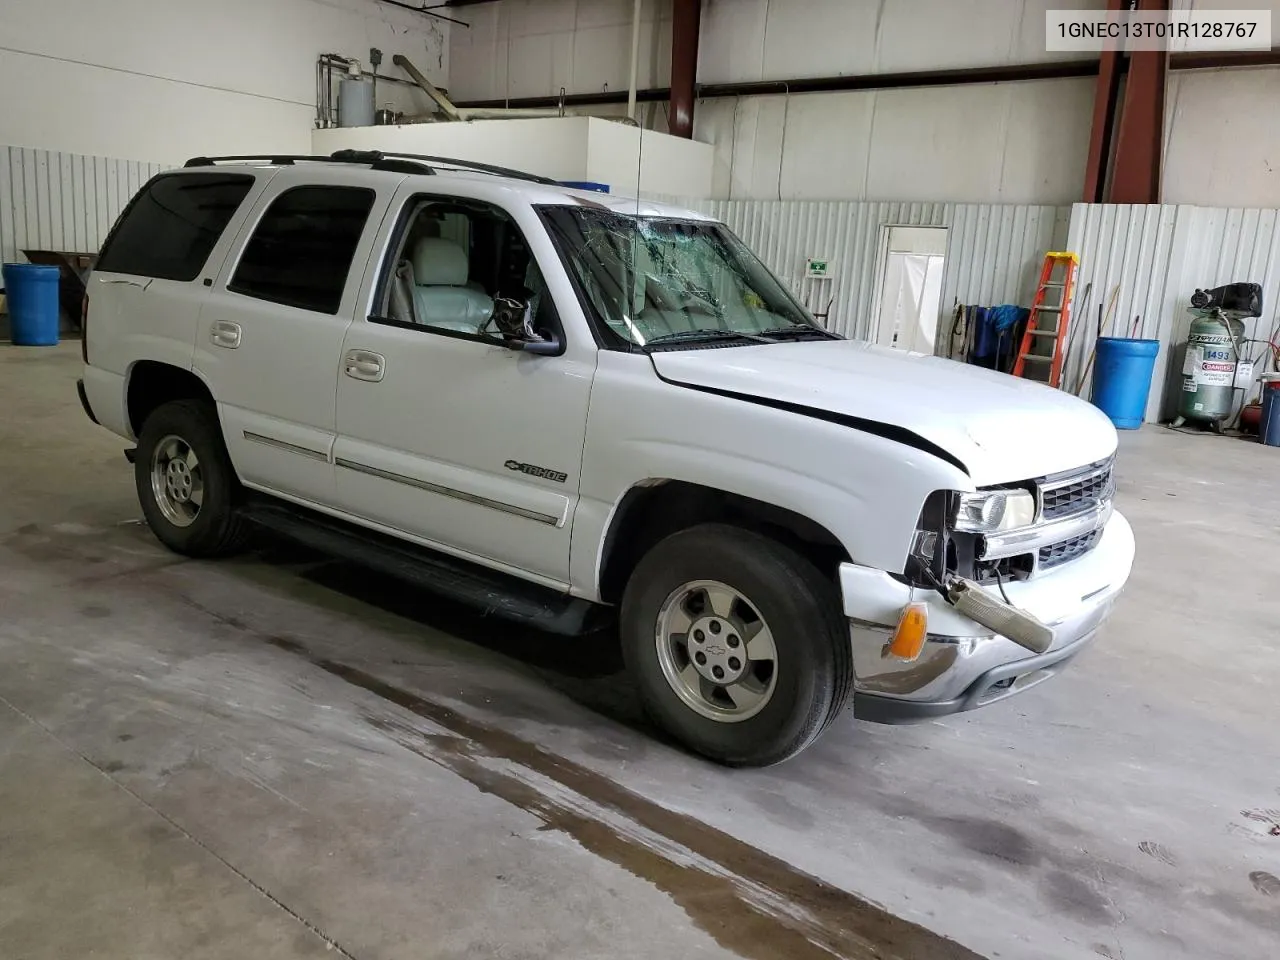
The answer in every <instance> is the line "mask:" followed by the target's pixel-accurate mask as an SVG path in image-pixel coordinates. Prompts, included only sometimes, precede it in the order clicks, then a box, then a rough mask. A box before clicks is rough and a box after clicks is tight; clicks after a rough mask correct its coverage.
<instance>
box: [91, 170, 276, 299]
mask: <svg viewBox="0 0 1280 960" xmlns="http://www.w3.org/2000/svg"><path fill="white" fill-rule="evenodd" d="M252 187H253V177H250V176H245V175H244V174H226V173H171V174H165V175H163V176H159V177H156V178H155V179H154V180H152V181H151V182H150V183H148V184H147V185H146V186H145V187H143V188H142V189H141V190H140V191H139V192H138V195H137V196H136V197H135V198H134V199H133V201H132V202H131V203H130V204H129V206H128V208H127V209H126V210H125V212H124V213H123V214H122V215H121V217H120V220H119V222H118V223H117V224H116V225H115V228H114V229H113V230H112V231H111V235H110V236H109V237H108V238H107V242H106V243H105V244H104V245H103V247H102V255H101V256H100V257H99V258H98V263H97V265H96V268H97V269H98V270H100V271H103V272H104V273H128V274H133V275H134V276H140V277H153V278H155V279H157V280H182V281H189V280H194V279H195V278H196V277H197V276H199V274H200V271H201V270H203V269H204V265H205V261H207V260H208V259H209V254H210V253H212V252H213V248H214V246H215V245H216V244H217V242H218V238H219V237H221V236H222V231H223V230H225V229H226V228H227V224H228V223H229V222H230V221H231V218H232V217H233V216H235V212H236V210H237V209H239V207H240V204H241V203H242V202H243V201H244V198H245V197H246V196H248V194H249V190H250V189H251V188H252Z"/></svg>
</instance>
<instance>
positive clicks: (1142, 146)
mask: <svg viewBox="0 0 1280 960" xmlns="http://www.w3.org/2000/svg"><path fill="white" fill-rule="evenodd" d="M1138 9H1139V10H1142V11H1143V12H1148V13H1159V12H1162V11H1167V10H1168V9H1169V0H1139V3H1138ZM1168 70H1169V53H1168V51H1166V50H1135V51H1134V52H1133V53H1131V54H1129V74H1128V76H1127V78H1126V79H1125V85H1124V102H1123V104H1122V105H1121V108H1120V128H1119V130H1118V131H1117V134H1116V149H1115V158H1114V160H1113V161H1112V167H1111V185H1110V187H1109V189H1108V191H1107V194H1108V195H1107V200H1108V201H1109V202H1111V203H1159V202H1160V166H1161V160H1162V154H1163V145H1164V91H1165V81H1166V79H1167V77H1168Z"/></svg>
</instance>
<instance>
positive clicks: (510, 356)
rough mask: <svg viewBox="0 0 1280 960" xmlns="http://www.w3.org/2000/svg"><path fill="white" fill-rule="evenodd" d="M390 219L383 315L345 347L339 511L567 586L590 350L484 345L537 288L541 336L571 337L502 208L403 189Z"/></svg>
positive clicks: (337, 455) (358, 326)
mask: <svg viewBox="0 0 1280 960" xmlns="http://www.w3.org/2000/svg"><path fill="white" fill-rule="evenodd" d="M393 209H394V210H395V211H397V215H396V217H395V218H389V226H388V232H389V240H388V249H389V250H390V251H391V253H390V255H389V256H388V258H387V261H386V263H385V264H384V265H383V269H382V273H381V274H380V277H379V280H378V282H377V285H376V289H375V292H374V297H373V302H374V315H373V316H372V317H371V318H369V319H361V320H357V321H356V322H355V323H353V324H352V325H351V327H350V328H349V329H348V330H347V333H346V338H345V341H344V344H343V351H342V353H343V358H344V361H343V369H342V373H341V375H340V377H339V381H338V416H337V433H338V436H337V442H336V444H335V447H334V461H335V464H336V467H337V470H336V482H337V491H338V500H339V503H340V504H341V506H342V508H343V509H344V510H345V511H347V512H348V513H350V514H352V515H353V516H356V517H360V518H364V519H366V520H370V521H373V522H374V523H376V524H378V525H380V526H383V527H387V528H391V529H393V530H395V531H398V532H401V533H404V534H408V535H410V536H411V537H414V538H416V539H419V540H421V541H424V542H427V543H429V544H431V545H434V546H437V547H439V548H442V549H444V550H446V551H448V552H452V553H454V554H457V555H462V556H465V557H468V558H471V559H474V560H477V561H479V562H482V563H486V564H488V565H490V566H493V567H495V568H498V569H508V570H512V571H518V572H521V573H523V574H526V575H531V576H532V577H533V578H534V579H538V580H541V581H543V582H545V583H547V584H550V585H555V586H563V585H565V584H566V583H567V582H568V579H569V533H570V524H571V520H572V516H573V508H574V506H575V504H576V502H577V497H578V483H579V474H580V469H581V463H582V445H583V441H584V438H585V433H586V422H587V403H588V399H589V396H590V391H591V381H592V376H593V374H594V369H595V349H596V348H595V344H594V343H591V344H584V343H566V344H565V351H564V352H563V353H562V354H561V355H559V356H535V355H532V354H528V353H522V352H514V351H512V350H509V349H507V348H505V347H502V346H497V345H495V344H493V343H492V342H488V341H487V340H486V338H485V337H484V336H483V335H482V334H481V332H480V331H481V328H482V327H483V326H484V324H485V323H486V321H487V319H488V317H489V315H490V313H491V311H492V308H493V298H494V297H495V296H496V295H504V296H508V297H512V296H521V297H522V298H523V299H529V297H528V295H527V294H524V293H522V288H528V289H529V290H530V291H531V292H532V293H533V294H534V302H535V313H536V316H537V325H538V326H539V327H540V328H542V329H547V330H554V331H556V332H557V334H558V335H559V336H560V337H562V338H563V332H562V330H560V329H559V328H560V325H559V320H558V317H557V316H556V313H555V309H554V303H553V302H552V299H551V297H550V296H549V295H546V294H545V293H544V292H542V283H541V276H542V272H541V269H540V267H539V265H538V263H537V261H536V258H535V257H534V255H533V254H532V253H531V252H530V249H529V245H528V244H527V243H526V241H525V234H524V233H523V231H522V230H521V229H520V227H519V226H518V225H517V224H516V222H515V221H514V220H513V219H512V218H511V217H510V216H509V215H508V214H507V213H506V212H505V211H503V210H501V209H499V208H498V207H496V206H493V205H491V204H485V203H479V202H476V201H468V202H466V203H459V202H457V201H456V200H455V199H454V198H450V197H442V196H430V197H425V196H422V195H420V194H418V195H415V193H414V191H413V189H412V188H410V187H408V186H406V188H405V189H404V191H402V194H401V196H400V197H398V198H397V201H396V204H395V206H394V207H393ZM462 221H465V222H462ZM529 226H530V227H533V228H538V227H537V225H536V224H533V223H530V224H529ZM538 229H540V228H538ZM397 285H399V286H398V287H397Z"/></svg>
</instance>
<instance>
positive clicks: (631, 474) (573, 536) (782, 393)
mask: <svg viewBox="0 0 1280 960" xmlns="http://www.w3.org/2000/svg"><path fill="white" fill-rule="evenodd" d="M85 310H86V335H85V367H84V379H83V381H82V383H81V386H80V392H81V399H82V400H83V401H84V406H85V409H86V412H87V413H88V414H89V416H90V417H92V418H93V419H94V420H96V421H97V422H98V423H100V424H102V425H103V426H104V427H106V428H107V429H109V430H112V431H114V432H115V433H117V434H119V435H121V436H122V437H126V438H128V439H130V440H134V441H136V444H137V446H136V449H134V450H130V451H129V456H130V458H131V459H132V460H133V462H134V464H135V470H136V476H137V487H138V495H139V498H140V500H141V502H142V509H143V511H144V513H145V515H146V518H147V521H148V522H149V524H150V525H151V528H152V529H153V530H154V531H155V534H156V536H157V537H158V538H159V539H160V540H161V541H162V542H163V543H165V544H166V545H167V546H168V547H170V548H171V549H173V550H176V551H178V552H180V553H184V554H189V555H192V556H204V557H207V556H214V555H218V554H223V553H226V552H228V551H230V550H232V549H233V548H235V547H237V546H238V545H240V544H241V543H242V541H243V538H244V533H245V531H246V529H247V528H248V526H249V525H251V524H260V525H265V526H268V527H271V528H273V529H275V530H277V531H280V532H283V533H286V534H288V535H291V536H294V537H297V538H300V539H303V540H305V541H308V542H310V543H312V544H313V545H316V546H319V547H321V548H323V549H328V550H333V551H335V552H340V553H342V554H344V555H346V556H350V557H352V558H354V559H357V560H359V561H361V562H364V563H368V564H370V565H373V566H375V567H378V568H380V569H382V570H384V571H386V572H387V573H389V574H393V575H396V576H401V577H405V578H407V579H408V580H410V581H413V582H416V583H419V584H421V585H423V586H425V587H427V588H429V589H433V590H436V591H439V592H442V593H446V594H449V595H451V596H454V597H457V598H460V599H462V600H464V601H469V602H471V603H473V604H476V605H478V606H479V607H481V608H483V609H484V610H485V611H487V612H488V613H490V614H491V615H496V616H501V617H506V618H511V619H516V620H521V621H525V622H528V623H531V624H534V625H537V626H541V627H543V628H545V629H546V630H548V631H552V632H558V633H566V634H574V633H586V632H589V631H593V630H597V629H600V628H601V627H604V626H607V625H608V624H610V623H611V622H613V621H614V620H616V622H617V623H618V627H619V633H620V635H621V641H622V646H623V652H624V654H625V658H626V663H627V665H628V669H629V670H630V672H631V674H632V676H633V677H634V680H635V683H636V684H637V686H638V688H639V690H640V693H641V695H642V697H643V700H644V703H645V705H646V707H647V708H648V710H649V711H650V713H651V714H652V716H653V718H654V719H655V720H656V722H657V723H659V724H660V725H661V726H662V727H664V728H665V729H666V730H668V731H669V732H670V733H671V734H673V735H674V736H675V737H676V738H678V739H679V740H680V741H681V742H683V743H684V744H686V745H687V746H688V747H690V748H691V749H693V750H695V751H697V752H699V753H702V754H704V755H706V756H708V757H711V758H713V759H715V760H718V761H720V762H723V763H728V764H737V765H755V764H768V763H774V762H777V761H780V760H783V759H785V758H787V757H789V756H791V755H793V754H795V753H797V752H798V751H800V750H801V749H803V748H804V747H805V746H806V745H808V744H809V743H811V742H812V741H813V740H814V738H816V737H817V736H818V734H819V733H820V732H821V731H822V730H823V729H824V728H825V727H826V726H827V725H828V724H830V723H831V722H832V721H833V720H834V719H835V718H836V717H837V716H838V715H839V714H840V712H841V709H842V708H843V707H844V706H845V705H846V703H847V702H848V701H849V699H850V697H852V698H853V704H854V713H855V715H857V716H859V717H864V718H867V719H871V720H879V721H886V722H893V721H902V720H910V719H916V718H925V717H937V716H941V715H944V714H949V713H953V712H956V711H959V710H966V709H969V708H972V707H976V706H980V705H983V704H986V703H989V702H992V701H995V700H998V699H1001V698H1003V697H1005V696H1008V695H1010V694H1012V693H1014V692H1017V691H1019V690H1021V689H1025V688H1027V687H1030V686H1032V685H1033V684H1035V683H1036V682H1038V681H1039V680H1041V679H1043V678H1045V677H1047V676H1049V675H1051V674H1052V673H1053V672H1054V671H1055V670H1056V669H1057V668H1059V667H1061V666H1062V665H1063V664H1064V663H1065V662H1066V661H1067V660H1068V659H1069V658H1070V657H1072V656H1073V655H1074V654H1076V653H1077V652H1078V651H1079V650H1080V649H1081V648H1082V647H1083V646H1084V645H1085V644H1087V643H1088V641H1089V640H1090V639H1092V638H1093V636H1094V634H1095V632H1096V631H1097V629H1098V626H1099V625H1100V624H1101V623H1102V621H1103V620H1104V619H1105V617H1106V616H1107V613H1108V610H1109V608H1110V606H1111V603H1112V600H1113V598H1114V597H1115V596H1116V594H1117V593H1118V592H1119V591H1120V589H1121V587H1122V586H1123V585H1124V582H1125V580H1126V579H1127V577H1128V575H1129V570H1130V566H1131V564H1132V560H1133V551H1134V544H1133V536H1132V533H1131V532H1130V528H1129V525H1128V524H1127V523H1126V522H1125V520H1124V518H1123V517H1121V516H1120V514H1118V513H1115V512H1113V511H1112V509H1111V499H1112V493H1113V489H1114V487H1113V481H1112V464H1113V459H1114V454H1115V450H1116V434H1115V431H1114V430H1113V429H1112V427H1111V425H1110V423H1109V422H1108V421H1107V420H1106V418H1105V417H1104V416H1103V415H1102V414H1101V413H1099V412H1098V411H1097V410H1095V409H1094V408H1093V407H1091V406H1089V405H1088V404H1086V403H1083V402H1081V401H1079V400H1077V399H1076V398H1074V397H1072V396H1069V395H1067V394H1065V393H1061V392H1058V391H1056V390H1051V389H1049V388H1047V387H1044V386H1041V385H1038V384H1034V383H1029V382H1027V381H1023V380H1018V379H1014V378H1013V377H1009V376H1005V375H1003V374H999V373H993V372H989V371H983V370H978V369H973V368H969V367H965V366H962V365H960V364H957V363H953V362H950V361H947V360H942V359H937V358H934V357H925V356H919V355H915V354H907V353H901V352H895V351H889V350H883V349H877V348H875V347H872V346H869V345H867V344H865V343H859V342H852V341H848V340H844V339H841V338H839V337H837V336H835V335H833V334H831V333H828V332H827V331H825V330H823V329H822V328H821V327H819V326H818V325H817V324H815V323H814V321H813V320H812V318H811V317H810V316H809V315H808V314H807V313H806V312H805V310H804V308H803V307H801V306H800V305H799V304H798V303H797V302H796V300H795V299H794V298H793V297H792V296H791V295H790V294H789V293H788V292H787V291H786V289H785V288H784V287H783V286H782V285H781V284H780V283H779V282H778V281H777V280H776V279H775V278H774V277H773V276H772V275H771V274H770V273H769V272H768V271H767V270H766V269H765V268H764V267H763V266H762V265H761V264H760V262H759V261H758V260H757V259H756V258H755V257H754V256H752V254H751V253H750V252H749V251H748V250H747V249H746V248H745V247H744V246H743V245H742V244H741V243H740V242H739V241H738V240H737V239H736V238H735V237H734V236H733V235H732V234H731V233H730V232H729V231H728V230H727V229H726V228H725V227H724V226H723V225H722V224H720V223H717V222H715V221H714V220H710V219H708V218H706V217H703V216H700V215H698V214H695V213H689V212H687V211H682V210H675V209H670V208H667V207H661V206H657V205H653V204H649V203H644V202H639V201H636V200H623V199H619V198H616V197H611V196H608V195H605V194H597V193H587V192H582V191H578V190H572V189H567V188H565V187H563V186H561V185H558V184H556V183H555V182H553V181H550V180H546V179H544V178H540V177H534V176H530V175H526V174H520V173H517V172H515V171H511V170H505V169H501V168H495V167H486V166H481V165H477V164H467V163H464V162H461V161H452V160H442V159H440V158H426V157H412V156H406V155H395V156H390V155H383V154H377V153H352V152H343V153H341V154H336V155H334V157H332V158H304V157H259V158H218V159H208V158H197V159H195V160H192V161H190V162H189V163H188V164H187V166H186V168H185V169H183V170H179V171H174V172H171V173H165V174H161V175H160V176H158V177H156V178H155V179H153V180H152V181H150V182H149V183H148V184H147V185H146V186H144V187H143V188H142V190H141V191H140V192H139V193H138V195H137V196H136V197H135V198H134V199H133V201H132V202H131V203H130V204H129V206H128V208H127V209H126V210H125V212H124V213H123V214H122V215H121V217H120V219H119V221H118V222H117V224H116V225H115V228H114V229H113V230H112V233H111V235H110V237H109V238H108V239H107V242H106V244H105V246H104V248H103V251H102V256H101V259H100V260H99V261H98V265H97V270H96V271H95V273H94V274H93V276H92V278H91V280H90V283H89V293H88V296H87V300H86V305H85ZM607 636H608V634H607V633H603V634H602V637H607Z"/></svg>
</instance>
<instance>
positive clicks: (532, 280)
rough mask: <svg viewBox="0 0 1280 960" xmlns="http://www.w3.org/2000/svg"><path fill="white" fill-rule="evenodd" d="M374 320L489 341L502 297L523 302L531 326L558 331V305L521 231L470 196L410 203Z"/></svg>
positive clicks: (420, 199)
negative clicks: (495, 313) (468, 197)
mask: <svg viewBox="0 0 1280 960" xmlns="http://www.w3.org/2000/svg"><path fill="white" fill-rule="evenodd" d="M379 289H380V294H379V301H378V303H377V304H376V306H375V311H374V315H373V316H372V317H370V319H371V320H373V321H374V322H387V321H390V322H391V323H394V324H396V325H398V326H404V327H410V328H415V329H423V330H428V331H432V332H435V333H444V334H451V335H455V336H464V337H476V338H480V339H484V338H492V337H493V336H495V335H496V331H495V330H494V325H493V323H492V322H491V321H492V319H493V317H494V308H495V304H496V303H497V301H499V300H514V301H517V302H518V303H520V304H527V305H528V308H529V310H530V311H531V316H532V318H533V326H534V329H535V331H538V332H542V333H544V334H546V333H548V332H551V331H558V329H559V321H558V318H557V317H556V314H555V304H554V303H553V301H552V298H551V297H550V296H549V295H547V294H546V286H545V283H544V282H543V278H542V273H541V272H540V271H539V269H538V264H537V261H536V260H535V259H534V257H533V253H532V251H531V250H530V249H529V245H528V244H527V243H526V242H525V239H524V234H523V233H521V231H520V228H519V227H518V226H517V225H516V223H515V221H514V220H513V219H512V218H511V217H510V215H508V214H507V213H506V212H505V211H503V210H501V209H499V208H497V207H495V206H492V205H490V204H487V203H483V202H480V201H474V200H463V199H450V198H445V197H430V196H423V197H417V198H415V199H413V200H411V201H410V202H409V204H408V206H407V207H406V209H405V213H404V215H403V217H402V222H401V227H400V230H399V232H398V234H397V241H396V245H395V246H394V248H393V252H392V254H391V256H390V257H389V259H388V261H387V264H386V266H385V267H384V270H383V277H382V283H381V286H380V288H379Z"/></svg>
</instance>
